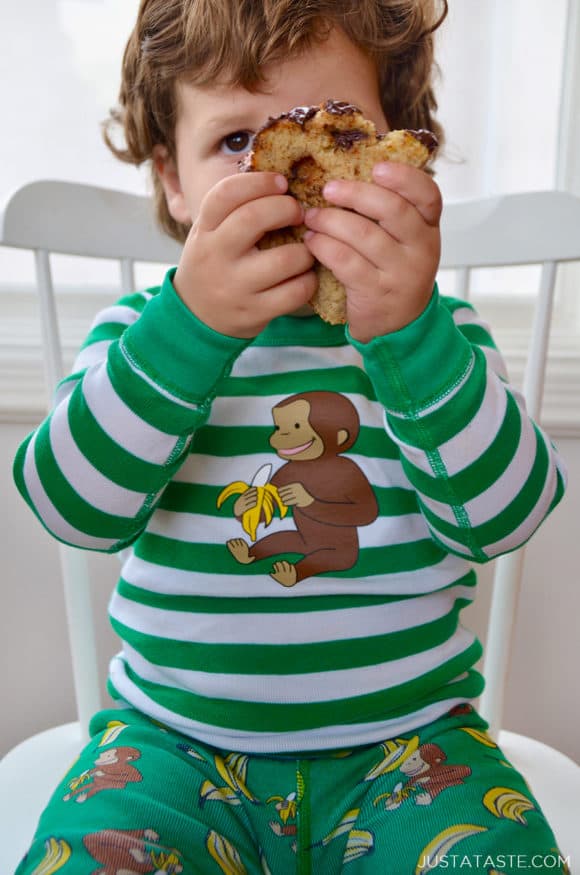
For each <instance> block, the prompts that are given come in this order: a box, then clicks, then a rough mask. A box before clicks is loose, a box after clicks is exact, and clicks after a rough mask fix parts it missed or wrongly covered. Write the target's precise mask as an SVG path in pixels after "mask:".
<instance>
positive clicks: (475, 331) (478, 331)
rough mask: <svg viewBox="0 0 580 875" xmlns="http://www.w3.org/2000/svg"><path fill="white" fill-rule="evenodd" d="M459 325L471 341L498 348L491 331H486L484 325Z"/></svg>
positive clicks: (479, 344)
mask: <svg viewBox="0 0 580 875" xmlns="http://www.w3.org/2000/svg"><path fill="white" fill-rule="evenodd" d="M457 327H458V328H459V330H460V331H461V333H462V334H463V336H464V337H466V338H467V340H469V342H470V343H473V344H476V345H477V346H486V347H491V349H497V347H496V345H495V343H494V341H493V338H492V336H491V335H490V333H489V331H486V330H485V328H484V327H483V326H482V325H473V324H471V325H470V324H469V323H467V324H462V325H458V326H457Z"/></svg>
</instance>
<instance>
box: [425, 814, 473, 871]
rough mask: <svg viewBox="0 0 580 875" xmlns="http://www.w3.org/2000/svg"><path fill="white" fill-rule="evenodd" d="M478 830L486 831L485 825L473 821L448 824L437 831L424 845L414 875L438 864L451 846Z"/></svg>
mask: <svg viewBox="0 0 580 875" xmlns="http://www.w3.org/2000/svg"><path fill="white" fill-rule="evenodd" d="M478 832H487V827H485V826H476V825H475V824H473V823H458V824H456V825H455V826H449V827H447V829H444V830H442V832H440V833H438V834H437V835H436V836H435V838H434V839H432V840H431V841H430V842H429V844H428V845H425V847H424V848H423V850H422V851H421V853H420V854H419V859H418V860H417V866H416V867H415V875H425V873H426V872H429V871H430V870H431V869H434V868H435V867H436V866H438V865H439V861H440V860H441V858H442V857H444V856H445V854H447V853H449V851H450V850H451V848H452V847H453V846H454V845H456V844H457V842H460V841H461V840H462V839H466V838H468V836H472V835H475V834H476V833H478Z"/></svg>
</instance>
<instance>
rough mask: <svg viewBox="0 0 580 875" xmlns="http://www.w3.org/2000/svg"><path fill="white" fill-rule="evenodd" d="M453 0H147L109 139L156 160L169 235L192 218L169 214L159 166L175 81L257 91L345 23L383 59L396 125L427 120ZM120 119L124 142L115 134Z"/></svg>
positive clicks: (133, 155)
mask: <svg viewBox="0 0 580 875" xmlns="http://www.w3.org/2000/svg"><path fill="white" fill-rule="evenodd" d="M446 15H447V0H307V2H305V0H141V3H140V6H139V12H138V15H137V21H136V23H135V27H134V28H133V31H132V33H131V35H130V37H129V40H128V42H127V46H126V48H125V53H124V56H123V66H122V80H121V89H120V93H119V103H118V106H117V107H116V108H114V109H112V110H111V111H110V114H109V117H108V118H107V119H106V120H105V122H104V123H103V133H104V138H105V142H106V144H107V145H108V147H109V148H110V149H111V151H112V152H113V154H114V155H116V157H117V158H120V159H121V160H122V161H126V162H127V163H129V164H136V165H140V164H142V163H143V162H145V161H150V162H151V169H152V179H153V187H154V197H155V206H156V213H157V219H158V221H159V223H160V225H161V227H162V228H163V229H164V230H165V231H166V232H167V233H168V234H169V235H170V236H171V237H173V238H175V239H176V240H179V241H183V240H185V237H186V235H187V232H188V230H189V228H188V227H186V226H184V225H182V224H180V223H178V222H176V221H175V220H174V219H173V218H172V217H171V216H170V214H169V211H168V209H167V204H166V202H165V196H164V193H163V189H162V187H161V183H160V181H159V178H158V176H157V173H156V171H155V169H154V167H153V162H152V153H153V147H154V146H156V145H162V146H165V147H166V148H167V150H168V152H169V155H170V156H171V157H173V158H174V157H175V126H176V113H177V107H176V89H175V84H176V82H177V81H187V82H190V83H192V84H195V85H206V84H210V83H212V82H215V81H217V80H218V79H219V80H220V81H221V82H227V83H230V84H232V85H242V86H243V87H245V88H247V89H249V90H255V89H256V88H258V87H259V85H260V83H261V81H263V69H264V66H265V65H266V64H269V63H271V62H272V61H276V60H280V59H282V58H284V57H289V56H292V55H293V54H298V53H299V52H301V51H302V50H304V49H305V48H308V46H309V45H311V44H312V42H313V41H321V40H324V38H325V37H326V36H327V35H328V33H329V31H330V30H331V29H332V28H333V27H336V26H338V27H340V28H342V30H343V31H344V32H345V33H346V35H347V36H348V37H349V39H351V40H352V42H353V43H354V44H355V45H357V46H358V47H359V48H360V49H362V50H363V51H364V52H365V53H366V54H367V55H369V56H370V57H371V58H372V59H373V60H374V61H375V63H376V65H377V74H378V77H379V85H380V95H381V102H382V106H383V110H384V112H385V116H386V117H387V119H388V120H389V124H390V126H391V128H393V129H394V128H415V129H417V128H427V129H429V130H431V131H433V132H434V133H435V134H436V136H437V139H438V140H439V144H441V143H442V141H443V131H442V128H441V125H440V124H439V122H438V121H437V120H436V119H435V118H434V113H435V111H436V109H437V101H436V99H435V94H434V90H433V86H432V80H433V73H434V70H435V69H436V65H435V62H434V49H433V34H434V32H435V30H436V29H437V28H438V27H439V25H440V24H441V23H442V21H443V20H444V18H445V16H446ZM118 128H120V129H121V132H122V135H123V138H124V145H123V146H118V145H116V144H115V142H114V136H115V130H116V129H118Z"/></svg>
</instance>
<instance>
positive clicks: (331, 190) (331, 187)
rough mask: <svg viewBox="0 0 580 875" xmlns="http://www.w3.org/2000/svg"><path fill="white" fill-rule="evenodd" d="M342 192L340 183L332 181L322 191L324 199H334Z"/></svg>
mask: <svg viewBox="0 0 580 875" xmlns="http://www.w3.org/2000/svg"><path fill="white" fill-rule="evenodd" d="M339 191H340V182H337V181H336V180H331V181H330V182H327V183H326V185H325V186H324V188H323V189H322V194H323V195H324V197H334V196H335V195H337V194H338V193H339Z"/></svg>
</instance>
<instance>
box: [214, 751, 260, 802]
mask: <svg viewBox="0 0 580 875" xmlns="http://www.w3.org/2000/svg"><path fill="white" fill-rule="evenodd" d="M214 759H215V767H216V769H217V770H218V772H219V774H220V775H221V776H222V778H223V779H224V781H225V782H226V784H227V785H228V786H229V787H231V788H232V790H235V791H237V792H238V793H241V794H242V796H245V797H246V799H249V801H250V802H258V801H259V800H258V799H257V798H256V797H255V796H253V795H252V793H250V791H249V790H248V788H247V786H246V777H247V774H248V760H249V757H248V756H247V755H246V754H241V753H229V754H228V755H227V757H226V758H225V760H224V759H222V757H220V756H219V755H216V756H215V758H214Z"/></svg>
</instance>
